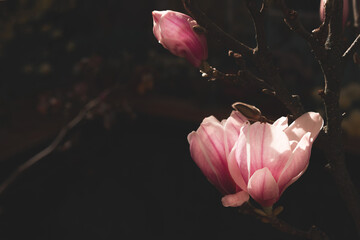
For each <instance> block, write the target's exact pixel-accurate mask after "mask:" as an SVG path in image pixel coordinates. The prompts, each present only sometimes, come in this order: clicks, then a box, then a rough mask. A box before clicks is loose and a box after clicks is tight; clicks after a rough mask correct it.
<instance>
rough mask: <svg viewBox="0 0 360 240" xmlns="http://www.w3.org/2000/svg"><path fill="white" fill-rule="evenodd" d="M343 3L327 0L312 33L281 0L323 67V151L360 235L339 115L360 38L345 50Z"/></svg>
mask: <svg viewBox="0 0 360 240" xmlns="http://www.w3.org/2000/svg"><path fill="white" fill-rule="evenodd" d="M342 4H343V1H338V0H328V1H327V3H326V5H325V12H326V15H325V16H326V17H325V21H324V23H323V24H322V25H321V26H320V28H318V29H316V30H314V31H313V33H314V34H311V33H307V31H306V30H304V28H303V27H301V26H302V25H301V23H300V22H299V20H298V19H297V15H295V16H296V17H295V18H291V16H292V15H294V14H290V15H289V12H290V13H292V12H294V11H293V10H290V9H288V8H287V6H286V4H285V1H284V0H280V6H281V8H282V9H283V13H284V18H285V19H289V21H286V22H287V24H288V26H289V28H290V29H291V30H293V31H294V32H296V33H298V34H299V35H300V36H302V37H303V38H304V39H305V40H307V42H308V44H309V45H310V48H311V51H312V52H313V53H314V55H315V58H316V59H317V60H318V62H319V64H320V67H321V69H322V71H323V74H324V90H323V92H322V94H321V96H322V98H323V101H324V105H325V113H326V126H325V127H324V129H325V134H324V138H325V140H326V142H327V144H326V145H327V147H326V149H324V153H325V156H326V158H327V160H328V162H329V164H328V166H329V167H330V169H331V174H332V176H333V178H334V180H335V184H336V186H337V189H338V191H339V193H340V195H341V197H342V198H343V200H344V202H345V203H346V206H347V208H348V211H349V212H350V214H351V215H352V217H353V220H354V222H355V226H356V228H357V231H358V235H359V236H360V195H359V192H358V191H357V188H356V186H355V185H354V183H353V182H352V180H351V177H350V175H349V172H348V170H347V167H346V163H345V154H344V151H343V144H342V129H341V121H342V116H341V112H340V109H339V96H340V84H341V81H342V78H343V75H344V68H345V63H346V61H345V60H347V59H348V56H350V55H352V53H354V51H356V49H357V48H358V46H359V45H360V43H359V41H360V40H359V36H358V37H357V38H356V39H355V41H354V42H353V44H352V45H351V46H350V47H349V48H348V49H347V50H346V51H345V53H344V51H343V49H344V43H343V40H342V38H343V36H342V32H343V30H342V8H343V5H342ZM324 29H325V30H324ZM321 31H323V32H324V33H326V34H327V35H326V36H325V37H326V38H325V39H326V41H324V39H322V37H323V36H322V34H318V33H319V32H321Z"/></svg>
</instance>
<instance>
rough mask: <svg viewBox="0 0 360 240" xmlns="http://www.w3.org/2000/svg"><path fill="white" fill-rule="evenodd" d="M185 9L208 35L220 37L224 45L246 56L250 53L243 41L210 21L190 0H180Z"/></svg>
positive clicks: (250, 50)
mask: <svg viewBox="0 0 360 240" xmlns="http://www.w3.org/2000/svg"><path fill="white" fill-rule="evenodd" d="M182 2H183V5H184V7H185V9H186V10H187V11H188V12H189V13H190V14H191V15H192V16H193V17H194V18H195V19H196V21H197V23H198V24H199V25H201V26H202V27H204V28H205V29H206V30H207V32H208V33H209V35H212V36H213V37H215V38H217V39H221V40H222V41H223V43H224V45H225V46H227V47H228V48H229V49H232V50H234V51H236V52H240V53H241V54H242V55H244V56H246V57H248V56H251V55H252V52H253V49H252V48H250V47H249V46H247V45H245V44H244V43H242V42H240V41H238V40H236V39H235V38H233V37H232V36H231V35H230V34H228V33H226V32H225V31H223V30H222V29H221V28H220V27H219V26H218V25H216V24H215V23H214V22H212V21H211V20H210V19H209V18H208V17H207V16H206V15H205V14H204V13H203V12H202V11H201V10H200V9H199V7H198V6H197V5H196V4H194V1H192V0H182Z"/></svg>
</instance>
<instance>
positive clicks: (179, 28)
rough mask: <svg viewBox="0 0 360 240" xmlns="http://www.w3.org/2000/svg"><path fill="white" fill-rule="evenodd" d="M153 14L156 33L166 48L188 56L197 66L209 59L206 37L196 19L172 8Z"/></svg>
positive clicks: (174, 52)
mask: <svg viewBox="0 0 360 240" xmlns="http://www.w3.org/2000/svg"><path fill="white" fill-rule="evenodd" d="M152 16H153V22H154V27H153V32H154V35H155V37H156V39H157V40H158V41H159V43H160V44H161V45H163V47H164V48H166V49H168V50H169V51H170V52H171V53H172V54H174V55H176V56H179V57H184V58H186V59H187V60H188V61H189V62H190V63H191V64H192V65H194V66H195V67H199V66H200V64H201V62H202V61H203V60H205V59H207V56H208V50H207V42H206V37H205V35H204V31H199V30H198V29H200V26H199V25H198V24H197V23H196V21H195V20H194V19H192V18H191V17H190V16H188V15H185V14H183V13H179V12H174V11H170V10H167V11H153V12H152Z"/></svg>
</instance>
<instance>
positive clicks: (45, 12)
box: [0, 0, 360, 240]
mask: <svg viewBox="0 0 360 240" xmlns="http://www.w3.org/2000/svg"><path fill="white" fill-rule="evenodd" d="M199 2H200V5H201V7H202V8H203V9H204V11H205V12H206V13H207V14H208V15H209V16H210V17H211V18H212V19H213V20H214V21H215V22H217V23H218V24H219V25H220V26H222V27H223V28H224V29H225V30H226V31H228V32H230V33H231V34H233V35H234V36H236V37H237V38H238V39H240V40H241V41H243V42H245V43H246V44H249V45H251V46H254V39H253V29H252V23H251V21H250V17H249V15H248V13H247V11H246V9H245V7H244V5H243V2H242V1H235V0H226V1H221V2H219V1H205V0H204V1H199ZM288 2H289V5H290V6H292V7H294V8H295V9H297V10H299V13H300V16H301V18H302V20H303V22H304V24H305V26H306V27H307V28H308V29H309V30H310V29H313V28H315V27H317V26H318V25H319V24H320V20H319V18H318V6H319V2H318V1H313V0H306V1H288ZM155 9H156V10H166V9H172V10H177V11H181V12H184V9H183V7H182V5H181V1H180V0H178V1H165V0H151V1H149V0H135V1H115V0H105V1H92V0H89V1H85V0H64V1H55V0H34V1H31V0H11V1H10V0H8V1H1V2H0V61H1V62H0V73H1V78H0V180H1V181H3V180H5V179H6V178H7V177H8V176H9V175H10V174H11V172H12V171H13V170H15V169H16V168H17V167H18V166H19V165H20V164H21V163H24V162H25V161H26V160H28V159H29V158H31V157H32V156H33V155H35V154H36V153H38V152H39V151H41V150H42V149H44V148H45V147H46V146H48V145H49V144H50V143H51V141H52V140H53V139H54V138H55V137H56V135H57V134H58V133H59V131H60V129H61V128H62V127H63V126H65V125H66V124H67V123H68V122H69V121H70V120H71V119H73V118H74V117H75V116H76V114H77V113H78V112H79V111H80V110H81V109H82V108H83V106H84V105H85V104H86V103H88V102H89V101H90V100H91V99H94V98H96V97H98V96H99V95H101V94H102V93H103V91H104V90H109V89H111V93H110V95H109V96H108V97H106V98H105V99H104V100H103V101H102V102H101V103H100V104H99V105H98V106H97V107H96V108H94V109H93V110H92V111H90V112H89V113H88V114H87V115H86V117H85V118H84V119H83V120H82V121H81V123H80V124H78V125H77V126H76V127H75V128H74V129H72V130H71V131H69V132H68V134H67V136H66V138H65V139H64V140H63V141H62V142H61V144H59V146H58V147H57V148H56V149H55V150H54V151H53V152H52V153H51V154H50V155H49V156H47V157H45V158H43V159H42V160H40V161H39V162H38V163H37V164H35V165H34V166H32V167H31V168H29V169H28V170H27V171H25V172H24V173H23V174H21V175H20V176H19V177H18V178H17V179H16V181H15V182H14V183H13V184H11V185H10V186H9V187H8V188H7V190H6V191H5V192H4V193H3V194H2V195H0V239H2V240H12V239H14V240H15V239H150V238H155V239H189V238H198V239H225V238H232V239H235V238H237V239H240V238H241V239H254V240H255V239H264V237H266V238H267V239H294V238H293V237H289V236H288V235H285V234H282V233H279V232H278V231H276V230H274V229H272V228H271V227H270V226H268V225H266V224H264V223H261V222H259V221H257V220H255V219H252V218H251V217H248V216H243V215H240V214H238V213H237V211H236V209H232V208H224V207H223V206H222V205H221V201H220V199H221V195H220V194H219V193H218V192H217V191H216V189H215V188H214V187H213V186H212V185H211V184H210V183H209V182H207V180H206V179H205V177H204V176H203V175H202V173H201V171H200V170H199V169H198V168H197V166H196V165H195V164H194V162H193V161H192V159H191V157H190V154H189V146H188V143H187V139H186V137H187V134H188V133H190V132H191V131H193V130H196V129H197V128H198V126H199V124H200V122H201V121H202V119H203V118H204V117H207V116H209V115H214V116H216V117H217V118H218V119H222V118H226V117H227V116H228V115H229V113H230V111H231V107H230V106H231V104H232V103H233V102H236V101H243V102H247V103H250V104H254V105H256V106H257V107H259V108H260V109H261V110H262V111H263V113H264V114H265V115H266V116H269V117H270V118H275V119H276V118H278V117H280V116H282V115H286V114H287V111H286V109H285V108H284V107H283V106H282V104H281V103H279V102H277V100H275V99H274V98H272V97H270V96H267V95H264V94H262V93H261V91H260V90H259V89H255V88H250V87H249V88H238V87H235V86H233V85H231V84H226V83H223V82H220V81H207V80H206V79H202V78H201V74H200V73H199V72H198V70H197V69H194V68H193V67H192V66H191V65H190V64H189V63H187V62H186V61H185V60H184V59H180V58H177V57H175V56H173V55H171V54H170V53H169V52H168V51H167V50H165V49H163V48H162V46H161V45H160V44H158V43H157V41H156V39H155V38H154V36H153V34H152V17H151V11H152V10H155ZM349 24H351V16H350V18H349ZM349 29H351V28H350V27H347V28H346V37H347V38H348V39H352V35H351V31H350V30H349ZM267 32H268V35H269V46H270V48H271V49H272V52H273V53H274V56H275V61H276V62H277V64H278V65H279V67H280V69H281V73H282V75H283V78H284V79H285V80H286V82H285V83H284V84H286V86H287V87H289V88H290V89H291V91H292V92H294V93H296V94H299V95H300V97H301V98H302V100H303V102H304V105H305V108H306V109H307V110H309V111H310V110H311V111H320V112H321V113H322V110H321V109H322V104H321V102H320V101H319V98H318V96H317V94H316V91H317V90H318V89H320V88H321V85H322V75H321V70H320V68H319V66H318V65H317V63H316V61H315V60H314V59H313V57H312V55H311V53H310V51H309V49H308V47H307V45H306V43H304V41H303V40H302V39H300V38H299V37H298V36H296V35H295V34H293V33H292V32H290V31H289V30H288V29H287V27H286V26H285V24H284V23H283V21H282V19H281V16H280V13H279V12H278V11H276V10H271V11H270V12H269V14H268V21H267ZM209 63H210V64H211V65H213V66H215V67H217V68H218V69H220V70H222V71H225V72H236V65H235V64H234V62H233V61H232V59H230V58H228V57H227V49H226V47H224V46H222V45H221V42H217V41H215V40H213V39H209ZM345 76H346V77H345V81H344V85H347V84H350V83H351V82H356V81H358V79H359V68H358V67H356V66H354V65H353V64H350V65H349V67H348V68H347V70H346V75H345ZM355 95H356V94H355ZM359 95H360V94H359ZM357 101H358V100H357ZM347 107H348V108H347V109H346V111H347V112H351V111H355V110H356V109H358V108H359V104H358V102H356V101H354V102H351V104H350V106H349V105H348V106H347ZM355 123H357V124H358V125H356V124H355V125H354V126H355V127H356V126H357V127H358V128H359V126H360V123H359V122H356V121H355ZM359 132H360V131H359ZM344 141H345V149H346V153H347V156H348V165H349V169H350V171H351V174H352V176H353V178H354V181H355V183H356V184H357V185H358V186H359V175H358V174H357V172H356V169H359V162H358V161H359V155H360V152H359V137H358V136H356V134H355V135H354V134H349V133H348V132H347V133H346V135H344ZM325 163H326V162H325V160H324V158H323V154H322V153H321V152H320V151H319V150H318V149H317V148H316V144H315V146H314V148H313V152H312V157H311V161H310V165H309V168H308V170H307V172H306V173H305V174H304V175H303V177H302V178H301V179H300V180H299V181H298V182H296V183H295V184H293V185H292V186H291V187H289V188H288V189H287V190H286V192H285V193H284V195H283V196H282V198H281V199H280V201H279V202H278V203H277V204H276V205H277V206H278V205H282V206H284V207H285V210H284V212H283V213H281V215H280V217H281V218H282V219H284V220H286V221H288V222H289V223H290V224H292V225H294V226H296V227H298V228H300V229H304V230H305V229H308V228H309V227H310V226H311V225H316V226H318V227H319V228H321V229H322V230H323V231H325V232H327V234H328V235H329V236H330V238H331V239H340V238H341V239H354V238H355V228H354V225H353V223H352V220H351V217H350V215H349V213H348V211H347V210H346V208H345V206H344V204H343V202H342V200H341V199H340V197H339V195H338V193H337V191H336V189H335V186H334V184H333V181H332V179H331V178H330V175H329V174H328V173H327V172H326V169H325V168H324V167H323V166H324V165H325Z"/></svg>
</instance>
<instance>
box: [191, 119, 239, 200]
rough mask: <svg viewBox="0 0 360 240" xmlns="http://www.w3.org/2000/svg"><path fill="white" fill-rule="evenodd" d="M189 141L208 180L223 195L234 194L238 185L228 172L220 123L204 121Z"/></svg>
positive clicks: (193, 153)
mask: <svg viewBox="0 0 360 240" xmlns="http://www.w3.org/2000/svg"><path fill="white" fill-rule="evenodd" d="M188 141H189V143H190V153H191V156H192V158H193V160H194V161H195V163H196V164H197V165H198V167H199V168H200V169H201V171H202V172H203V173H204V175H205V176H206V177H207V178H208V180H209V181H210V182H211V183H212V184H213V185H215V187H217V188H218V189H219V191H221V192H222V193H223V194H225V193H226V194H229V193H234V192H235V190H236V185H235V183H234V181H233V180H232V178H231V176H230V173H229V170H228V164H227V160H226V155H225V148H224V132H223V128H222V126H221V124H220V123H219V121H217V120H216V118H214V117H209V118H206V119H204V121H203V123H201V125H200V127H199V128H198V130H197V131H196V132H192V133H190V134H189V135H188Z"/></svg>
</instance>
